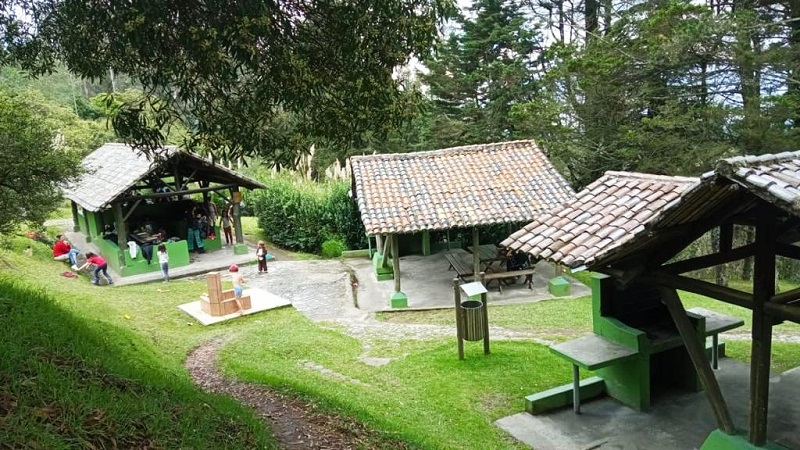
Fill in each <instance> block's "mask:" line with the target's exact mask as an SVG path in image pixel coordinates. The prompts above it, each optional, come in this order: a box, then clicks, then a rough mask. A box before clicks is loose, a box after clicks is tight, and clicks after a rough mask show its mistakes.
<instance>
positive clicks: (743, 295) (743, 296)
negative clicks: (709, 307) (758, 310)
mask: <svg viewBox="0 0 800 450" xmlns="http://www.w3.org/2000/svg"><path fill="white" fill-rule="evenodd" d="M640 280H642V281H646V282H651V283H653V284H657V285H659V286H668V287H672V288H675V289H680V290H682V291H687V292H694V293H695V294H700V295H705V296H707V297H711V298H715V299H717V300H721V301H723V302H726V303H730V304H733V305H736V306H741V307H743V308H747V309H752V308H753V295H752V294H749V293H747V292H742V291H739V290H736V289H732V288H729V287H725V286H719V285H716V284H714V283H709V282H708V281H702V280H696V279H694V278H689V277H683V276H680V275H675V274H671V273H668V272H662V271H655V272H650V273H648V274H647V275H644V276H642V277H641V278H640Z"/></svg>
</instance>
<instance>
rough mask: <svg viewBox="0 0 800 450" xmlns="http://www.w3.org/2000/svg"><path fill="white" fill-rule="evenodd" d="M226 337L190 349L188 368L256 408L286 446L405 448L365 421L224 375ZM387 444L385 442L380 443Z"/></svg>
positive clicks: (197, 378) (211, 387)
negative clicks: (221, 358) (220, 363)
mask: <svg viewBox="0 0 800 450" xmlns="http://www.w3.org/2000/svg"><path fill="white" fill-rule="evenodd" d="M222 344H223V341H221V340H214V341H210V342H207V343H205V344H203V345H201V346H200V347H198V348H196V349H195V350H193V351H192V352H191V353H189V356H188V357H187V358H186V362H185V365H186V368H187V369H189V373H190V374H191V377H192V379H193V380H194V382H195V383H196V384H197V385H198V386H200V387H201V388H202V389H203V390H205V391H208V392H214V393H218V394H226V395H229V396H231V397H233V398H235V399H236V400H238V401H240V402H242V403H244V404H245V405H248V406H250V407H251V408H253V409H254V410H255V411H256V413H257V414H258V416H259V417H261V419H262V420H263V421H264V422H265V423H266V424H267V425H268V426H269V427H270V429H271V430H272V434H273V435H274V436H275V439H276V440H277V441H278V443H279V444H280V448H282V449H286V450H301V449H311V450H317V449H319V450H333V449H336V450H339V449H355V448H363V449H372V448H381V447H383V448H386V447H387V446H390V447H391V448H393V449H403V448H405V445H403V443H401V442H392V443H391V444H390V445H388V444H389V443H388V442H387V441H386V440H385V438H383V439H382V438H381V437H380V436H379V435H378V434H377V433H375V432H372V431H370V430H368V429H366V428H365V427H364V426H363V425H361V424H359V423H356V422H353V421H349V420H345V419H343V418H341V417H338V416H332V415H329V414H324V413H321V412H319V411H317V410H316V407H315V406H314V405H313V404H310V403H307V402H304V401H302V400H300V399H297V398H294V397H291V396H287V395H284V394H281V393H279V392H276V391H274V390H272V389H268V388H266V387H264V386H262V385H258V384H254V383H247V382H244V381H238V380H233V379H228V378H225V377H223V375H222V374H221V373H220V371H219V369H218V368H217V351H218V350H219V348H220V347H221V346H222ZM380 444H383V445H380Z"/></svg>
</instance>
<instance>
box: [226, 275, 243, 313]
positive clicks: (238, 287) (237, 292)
mask: <svg viewBox="0 0 800 450" xmlns="http://www.w3.org/2000/svg"><path fill="white" fill-rule="evenodd" d="M228 271H229V272H230V273H231V281H232V282H233V295H234V298H235V299H236V306H238V307H239V315H241V314H242V312H243V311H242V291H243V290H244V289H243V288H242V284H244V277H243V276H242V274H241V273H239V266H237V265H236V264H232V265H231V267H230V268H229V269H228Z"/></svg>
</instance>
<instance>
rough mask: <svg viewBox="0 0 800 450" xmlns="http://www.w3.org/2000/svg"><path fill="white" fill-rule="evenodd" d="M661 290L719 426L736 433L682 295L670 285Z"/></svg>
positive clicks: (727, 431)
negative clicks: (687, 313)
mask: <svg viewBox="0 0 800 450" xmlns="http://www.w3.org/2000/svg"><path fill="white" fill-rule="evenodd" d="M659 292H660V293H661V300H663V302H664V304H665V305H666V306H667V309H668V310H669V314H670V316H672V320H673V321H674V322H675V326H676V327H677V328H678V333H680V335H681V339H683V344H684V345H685V346H686V351H687V353H689V358H690V359H691V360H692V364H693V365H694V368H695V370H697V375H698V376H699V377H700V382H701V383H703V387H704V388H705V393H706V396H707V397H708V401H709V402H710V403H711V409H712V410H713V411H714V417H716V419H717V426H718V427H719V428H720V429H721V430H722V431H724V432H725V433H726V434H734V433H735V431H736V430H735V428H734V426H733V419H732V418H731V413H730V411H728V405H727V404H726V403H725V398H724V397H723V396H722V391H721V390H720V388H719V383H717V378H716V377H715V376H714V371H713V370H712V369H711V366H710V365H709V364H708V359H707V358H706V352H705V349H704V347H705V345H703V344H702V343H701V340H700V338H699V337H698V336H697V332H696V331H695V329H694V327H693V326H692V323H691V322H690V321H689V316H688V315H686V310H685V309H684V308H683V304H682V303H681V299H680V297H678V292H677V291H676V290H675V289H673V288H668V287H661V288H659Z"/></svg>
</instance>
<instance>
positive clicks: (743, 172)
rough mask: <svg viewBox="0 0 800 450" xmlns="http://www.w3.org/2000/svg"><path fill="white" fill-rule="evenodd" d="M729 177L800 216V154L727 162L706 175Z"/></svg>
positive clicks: (722, 162)
mask: <svg viewBox="0 0 800 450" xmlns="http://www.w3.org/2000/svg"><path fill="white" fill-rule="evenodd" d="M712 176H722V177H726V178H728V179H730V180H732V181H734V182H736V183H738V184H740V185H742V186H744V187H746V188H747V189H748V190H749V191H750V192H752V193H753V194H755V195H757V196H759V197H761V198H762V199H764V200H766V201H768V202H770V203H772V204H774V205H776V206H779V207H781V208H784V209H786V210H787V211H789V212H790V213H792V214H800V152H784V153H778V154H774V155H760V156H740V157H736V158H728V159H723V160H721V161H720V162H719V163H717V167H716V170H715V171H714V172H710V173H708V174H706V175H704V178H708V177H712Z"/></svg>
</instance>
